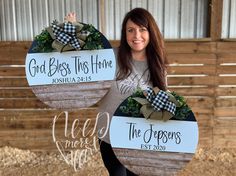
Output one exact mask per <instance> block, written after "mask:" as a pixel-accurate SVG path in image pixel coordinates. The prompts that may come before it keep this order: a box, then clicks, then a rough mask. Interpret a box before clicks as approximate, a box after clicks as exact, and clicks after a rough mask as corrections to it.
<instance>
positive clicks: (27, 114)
mask: <svg viewBox="0 0 236 176" xmlns="http://www.w3.org/2000/svg"><path fill="white" fill-rule="evenodd" d="M62 112H64V111H62V110H57V109H32V110H25V109H21V110H19V109H18V110H0V117H2V118H4V119H6V118H26V119H28V118H31V119H34V118H35V119H37V118H51V117H54V116H55V115H59V114H60V113H62ZM66 112H68V115H69V117H70V118H80V116H83V117H90V116H93V115H94V114H96V113H97V108H95V107H93V108H83V109H77V110H75V111H66Z"/></svg>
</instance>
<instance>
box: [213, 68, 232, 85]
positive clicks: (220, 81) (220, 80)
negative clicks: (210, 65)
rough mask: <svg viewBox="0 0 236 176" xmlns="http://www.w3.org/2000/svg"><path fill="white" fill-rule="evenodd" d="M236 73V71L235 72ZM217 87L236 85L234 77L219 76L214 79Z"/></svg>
mask: <svg viewBox="0 0 236 176" xmlns="http://www.w3.org/2000/svg"><path fill="white" fill-rule="evenodd" d="M235 73H236V71H235ZM216 83H217V85H236V76H219V77H216Z"/></svg>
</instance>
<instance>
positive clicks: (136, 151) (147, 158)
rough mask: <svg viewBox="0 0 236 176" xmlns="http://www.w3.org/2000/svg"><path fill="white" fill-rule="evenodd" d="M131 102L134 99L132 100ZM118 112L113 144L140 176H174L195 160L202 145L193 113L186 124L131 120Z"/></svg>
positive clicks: (140, 119) (113, 125)
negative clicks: (195, 155)
mask: <svg viewBox="0 0 236 176" xmlns="http://www.w3.org/2000/svg"><path fill="white" fill-rule="evenodd" d="M129 98H130V97H129ZM129 98H127V99H126V100H125V101H124V102H123V103H122V104H121V105H120V106H119V107H118V108H117V110H116V112H115V114H114V116H113V118H112V121H111V125H110V141H111V145H112V148H113V151H114V153H115V155H116V156H117V158H118V159H119V160H120V162H121V163H122V164H123V165H124V166H125V167H126V168H127V169H129V170H130V171H132V172H133V173H135V174H137V175H148V176H151V175H172V174H175V173H177V172H178V171H179V170H181V169H182V168H183V167H185V165H186V164H187V163H188V162H189V161H190V160H191V159H192V157H193V155H194V153H195V150H196V148H197V144H198V125H197V122H196V119H195V117H194V114H193V113H192V111H190V112H189V114H188V116H187V117H186V118H185V119H184V120H179V119H176V118H175V117H172V118H171V119H170V120H168V121H163V120H153V119H146V118H144V116H140V117H132V116H127V115H126V114H125V113H123V112H122V111H121V109H122V108H123V107H124V105H127V100H128V99H129Z"/></svg>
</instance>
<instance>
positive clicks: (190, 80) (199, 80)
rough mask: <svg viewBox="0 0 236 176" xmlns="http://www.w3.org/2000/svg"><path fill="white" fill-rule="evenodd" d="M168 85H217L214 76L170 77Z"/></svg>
mask: <svg viewBox="0 0 236 176" xmlns="http://www.w3.org/2000/svg"><path fill="white" fill-rule="evenodd" d="M167 81H168V85H170V86H173V85H207V86H212V85H215V77H214V76H204V77H195V76H194V77H191V76H188V77H168V79H167Z"/></svg>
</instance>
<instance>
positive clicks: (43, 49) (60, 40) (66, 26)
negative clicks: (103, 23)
mask: <svg viewBox="0 0 236 176" xmlns="http://www.w3.org/2000/svg"><path fill="white" fill-rule="evenodd" d="M25 69H26V78H27V81H28V83H29V86H30V87H31V88H32V90H33V92H34V93H35V95H36V96H37V97H38V98H39V99H40V100H41V101H42V102H44V103H45V104H47V105H48V106H50V107H52V108H57V109H75V108H85V107H89V106H92V105H94V104H96V103H97V102H98V101H99V100H100V99H101V98H102V97H103V96H104V95H105V94H106V93H107V91H108V90H109V88H110V86H111V81H112V80H113V79H114V77H115V70H116V61H115V55H114V52H113V49H112V47H111V45H110V43H109V42H108V40H107V39H106V38H105V37H104V36H103V35H102V34H101V33H100V32H99V31H97V30H96V29H95V28H94V27H93V26H91V25H87V24H82V23H76V24H71V23H62V24H58V23H55V22H54V23H52V26H49V27H48V28H46V29H45V30H43V32H42V33H41V34H40V35H38V36H36V37H35V40H34V41H33V43H32V46H31V48H30V50H29V52H28V53H27V56H26V62H25Z"/></svg>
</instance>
